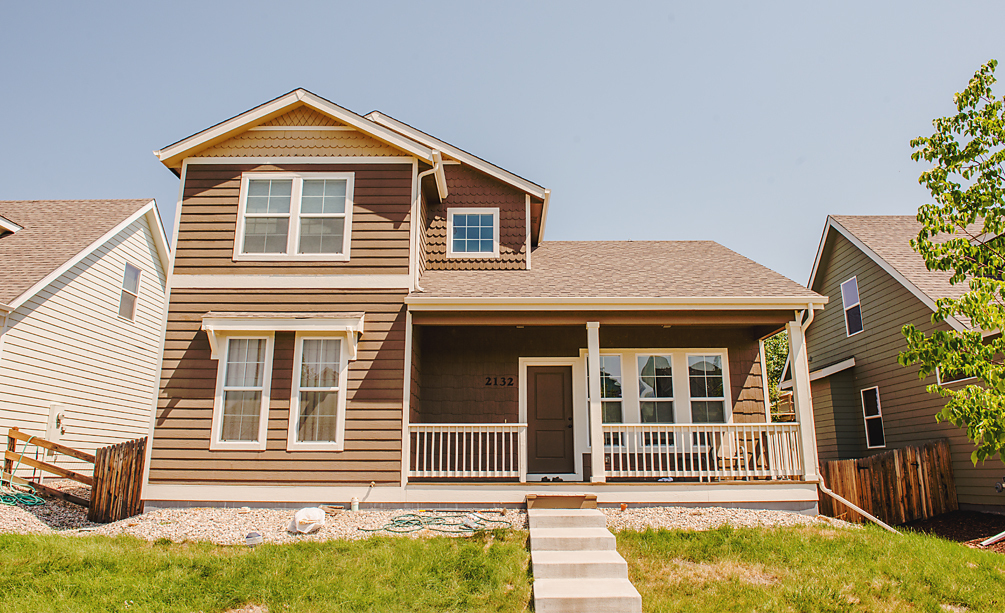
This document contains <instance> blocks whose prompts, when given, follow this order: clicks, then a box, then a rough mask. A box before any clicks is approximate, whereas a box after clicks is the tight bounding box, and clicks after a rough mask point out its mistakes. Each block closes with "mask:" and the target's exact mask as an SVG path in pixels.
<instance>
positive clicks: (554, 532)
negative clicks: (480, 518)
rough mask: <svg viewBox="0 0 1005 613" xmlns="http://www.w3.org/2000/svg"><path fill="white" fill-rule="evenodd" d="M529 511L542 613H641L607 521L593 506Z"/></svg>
mask: <svg viewBox="0 0 1005 613" xmlns="http://www.w3.org/2000/svg"><path fill="white" fill-rule="evenodd" d="M549 507H551V505H547V506H546V508H540V506H536V507H532V508H530V509H528V510H527V516H528V521H529V523H530V552H531V553H530V557H531V565H532V566H533V570H534V609H535V611H537V612H538V613H587V612H590V613H593V612H598V613H600V612H611V613H641V612H642V596H641V595H639V592H638V590H636V589H635V586H634V585H632V583H631V581H629V580H628V563H627V562H625V559H624V558H623V557H621V555H620V554H619V553H618V552H617V549H616V541H615V539H614V535H613V534H611V532H610V530H608V529H607V518H606V517H605V516H604V514H603V513H602V512H600V511H598V510H597V509H595V508H593V509H590V508H585V509H584V508H574V509H569V508H565V509H563V508H549Z"/></svg>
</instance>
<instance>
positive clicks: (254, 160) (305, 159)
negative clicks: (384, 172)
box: [185, 155, 416, 164]
mask: <svg viewBox="0 0 1005 613" xmlns="http://www.w3.org/2000/svg"><path fill="white" fill-rule="evenodd" d="M415 159H416V158H414V157H403V156H386V157H380V156H358V155H357V156H345V157H331V156H278V157H269V156H253V157H238V156H220V157H205V158H202V157H190V158H185V162H186V163H188V164H411V163H412V161H413V160H415Z"/></svg>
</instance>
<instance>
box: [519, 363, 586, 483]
mask: <svg viewBox="0 0 1005 613" xmlns="http://www.w3.org/2000/svg"><path fill="white" fill-rule="evenodd" d="M572 433H573V427H572V367H571V366H528V367H527V455H528V456H529V457H528V458H527V472H529V473H572V472H576V469H575V462H574V461H573V446H572Z"/></svg>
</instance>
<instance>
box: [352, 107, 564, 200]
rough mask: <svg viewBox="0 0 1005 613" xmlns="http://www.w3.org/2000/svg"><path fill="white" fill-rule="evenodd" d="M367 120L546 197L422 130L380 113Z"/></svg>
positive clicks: (532, 185) (534, 187)
mask: <svg viewBox="0 0 1005 613" xmlns="http://www.w3.org/2000/svg"><path fill="white" fill-rule="evenodd" d="M366 118H367V119H369V120H370V121H371V122H373V123H376V124H378V125H381V126H386V127H388V128H390V129H392V130H394V131H395V132H399V133H401V134H404V135H405V136H407V137H409V138H411V139H413V140H416V141H418V142H420V143H422V144H424V145H426V146H427V147H429V148H430V149H437V150H439V151H441V152H443V153H445V154H446V155H448V156H450V157H452V158H454V159H455V160H457V161H458V162H461V163H463V164H466V165H468V166H471V167H472V168H474V169H476V170H479V171H481V172H484V173H485V174H487V175H489V176H491V177H495V178H496V179H499V180H500V181H502V182H503V183H508V184H510V185H512V186H514V187H516V188H517V189H520V190H522V191H524V192H526V193H528V194H530V195H531V196H534V197H535V198H539V199H541V200H543V199H544V197H545V191H546V190H545V189H544V188H543V187H541V186H540V185H538V184H536V183H532V182H530V181H528V180H527V179H524V178H522V177H519V176H517V175H515V174H513V173H511V172H509V171H508V170H505V169H503V168H500V167H498V166H496V165H495V164H492V163H490V162H486V161H485V160H483V159H481V158H479V157H477V156H474V155H472V154H470V153H468V152H466V151H464V150H463V149H458V148H457V147H454V146H453V145H450V144H447V143H445V142H443V141H441V140H440V139H438V138H436V137H433V136H430V135H429V134H426V133H425V132H422V131H421V130H417V129H415V128H413V127H412V126H410V125H408V124H405V123H402V122H400V121H398V120H397V119H394V118H393V117H388V116H387V115H384V114H383V113H381V112H380V111H373V112H372V113H369V114H368V115H367V116H366Z"/></svg>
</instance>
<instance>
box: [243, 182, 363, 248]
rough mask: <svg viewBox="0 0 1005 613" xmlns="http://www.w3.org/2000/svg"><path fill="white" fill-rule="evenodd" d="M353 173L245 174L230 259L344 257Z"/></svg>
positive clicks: (349, 218)
mask: <svg viewBox="0 0 1005 613" xmlns="http://www.w3.org/2000/svg"><path fill="white" fill-rule="evenodd" d="M352 191H353V175H352V173H323V174H322V173H309V174H306V173H305V174H298V173H268V174H265V173H247V174H245V175H244V176H243V177H242V180H241V204H240V209H239V214H238V237H237V240H236V241H235V245H234V259H235V260H252V261H254V260H259V261H263V260H265V261H268V260H334V261H345V260H348V259H349V239H350V230H351V222H352Z"/></svg>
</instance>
